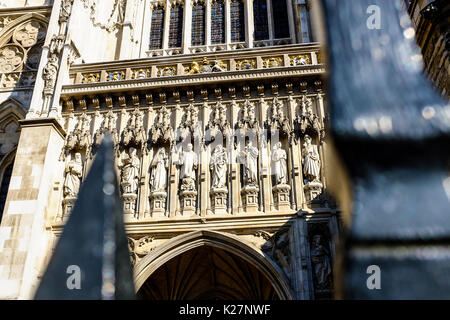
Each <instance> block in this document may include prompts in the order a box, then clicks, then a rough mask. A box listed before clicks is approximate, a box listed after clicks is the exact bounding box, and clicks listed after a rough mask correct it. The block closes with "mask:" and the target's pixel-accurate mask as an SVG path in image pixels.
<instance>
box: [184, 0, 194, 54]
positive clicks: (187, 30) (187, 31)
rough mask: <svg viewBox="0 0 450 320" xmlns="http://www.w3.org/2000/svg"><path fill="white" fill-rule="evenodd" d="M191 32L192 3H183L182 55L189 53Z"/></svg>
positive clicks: (188, 1)
mask: <svg viewBox="0 0 450 320" xmlns="http://www.w3.org/2000/svg"><path fill="white" fill-rule="evenodd" d="M191 32H192V1H191V0H185V1H184V15H183V53H189V47H190V46H191Z"/></svg>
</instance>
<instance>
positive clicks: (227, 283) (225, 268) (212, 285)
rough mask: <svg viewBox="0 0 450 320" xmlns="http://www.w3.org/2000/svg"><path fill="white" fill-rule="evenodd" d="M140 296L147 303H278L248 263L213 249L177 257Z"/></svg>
mask: <svg viewBox="0 0 450 320" xmlns="http://www.w3.org/2000/svg"><path fill="white" fill-rule="evenodd" d="M138 296H139V297H140V298H142V299H148V300H278V299H279V297H278V295H277V293H276V292H275V290H274V288H273V286H272V284H271V283H270V281H269V280H268V279H267V278H266V277H265V276H264V275H263V274H262V273H261V272H260V271H259V270H258V269H256V268H255V267H254V266H252V265H251V264H250V263H248V262H247V261H245V260H243V259H242V258H240V257H238V256H236V255H234V254H233V253H230V252H227V251H225V250H223V249H220V248H216V247H213V246H201V247H199V248H195V249H191V250H189V251H186V252H185V253H183V254H181V255H178V256H176V257H175V258H173V259H171V260H169V261H168V262H167V263H165V264H164V265H162V266H161V267H160V268H158V269H157V270H156V271H155V272H154V273H153V274H152V275H151V276H150V277H149V278H148V279H147V280H146V282H145V283H144V284H143V285H142V287H141V288H140V290H139V291H138Z"/></svg>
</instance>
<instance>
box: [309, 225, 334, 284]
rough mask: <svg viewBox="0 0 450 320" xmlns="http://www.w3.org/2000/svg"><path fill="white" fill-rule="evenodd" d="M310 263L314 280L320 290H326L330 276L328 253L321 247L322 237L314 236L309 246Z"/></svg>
mask: <svg viewBox="0 0 450 320" xmlns="http://www.w3.org/2000/svg"><path fill="white" fill-rule="evenodd" d="M311 262H312V264H313V268H314V278H315V279H316V282H317V285H318V286H319V288H320V289H326V288H327V287H328V284H329V278H330V275H331V263H330V253H329V252H328V250H327V248H325V246H323V245H322V236H321V235H318V234H317V235H315V236H313V239H312V245H311Z"/></svg>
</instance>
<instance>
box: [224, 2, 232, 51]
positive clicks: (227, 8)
mask: <svg viewBox="0 0 450 320" xmlns="http://www.w3.org/2000/svg"><path fill="white" fill-rule="evenodd" d="M225 44H226V47H227V49H229V47H230V44H231V10H230V0H225Z"/></svg>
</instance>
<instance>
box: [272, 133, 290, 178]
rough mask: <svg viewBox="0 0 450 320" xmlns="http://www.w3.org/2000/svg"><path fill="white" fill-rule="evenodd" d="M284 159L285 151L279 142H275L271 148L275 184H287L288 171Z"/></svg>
mask: <svg viewBox="0 0 450 320" xmlns="http://www.w3.org/2000/svg"><path fill="white" fill-rule="evenodd" d="M286 159H287V156H286V151H284V150H283V149H282V145H281V142H277V143H276V144H275V145H274V146H273V148H272V165H273V174H274V177H275V185H279V184H287V181H288V172H287V164H286Z"/></svg>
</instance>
